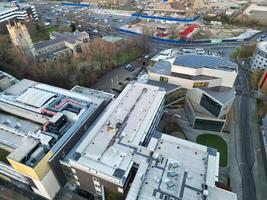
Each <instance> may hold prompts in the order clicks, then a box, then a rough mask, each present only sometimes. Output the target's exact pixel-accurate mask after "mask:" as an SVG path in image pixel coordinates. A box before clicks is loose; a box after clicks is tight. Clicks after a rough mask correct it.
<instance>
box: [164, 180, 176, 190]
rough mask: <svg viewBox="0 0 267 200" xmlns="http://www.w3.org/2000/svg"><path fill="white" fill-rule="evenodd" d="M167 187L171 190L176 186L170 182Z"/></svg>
mask: <svg viewBox="0 0 267 200" xmlns="http://www.w3.org/2000/svg"><path fill="white" fill-rule="evenodd" d="M166 185H167V188H168V189H169V190H170V189H173V188H174V186H175V184H174V183H173V182H172V181H168V182H167V183H166Z"/></svg>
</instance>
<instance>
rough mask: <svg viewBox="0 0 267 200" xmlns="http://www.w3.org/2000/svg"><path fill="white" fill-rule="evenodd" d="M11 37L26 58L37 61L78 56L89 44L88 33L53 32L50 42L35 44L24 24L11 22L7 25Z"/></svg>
mask: <svg viewBox="0 0 267 200" xmlns="http://www.w3.org/2000/svg"><path fill="white" fill-rule="evenodd" d="M7 29H8V32H9V36H10V39H11V42H12V43H13V45H14V46H15V47H16V48H18V49H20V50H21V51H22V52H23V53H24V54H25V55H26V56H28V57H30V58H37V59H40V60H42V59H51V60H54V59H56V58H58V57H67V56H72V55H77V54H78V53H82V52H83V51H84V50H85V44H86V43H88V42H89V39H90V38H89V34H88V33H86V32H78V31H77V32H73V33H69V32H65V33H58V32H53V33H51V34H50V40H45V41H40V42H38V43H35V44H33V42H32V39H31V36H30V34H29V31H28V28H27V26H26V25H25V24H24V23H23V22H15V21H13V22H10V23H9V24H7Z"/></svg>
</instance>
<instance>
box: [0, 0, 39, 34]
mask: <svg viewBox="0 0 267 200" xmlns="http://www.w3.org/2000/svg"><path fill="white" fill-rule="evenodd" d="M13 20H15V21H23V22H29V21H32V20H33V21H36V20H38V15H37V12H36V9H35V6H34V5H29V4H26V3H17V2H15V1H13V2H0V33H3V32H4V30H6V27H5V26H6V24H7V23H8V21H13Z"/></svg>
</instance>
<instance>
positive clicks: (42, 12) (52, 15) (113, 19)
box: [35, 3, 135, 37]
mask: <svg viewBox="0 0 267 200" xmlns="http://www.w3.org/2000/svg"><path fill="white" fill-rule="evenodd" d="M35 7H36V10H37V13H38V16H39V19H40V20H41V22H42V23H44V24H46V26H54V25H63V26H69V25H70V24H71V23H72V22H75V25H76V27H77V28H78V29H79V30H80V31H86V32H88V33H89V34H90V35H91V36H92V37H95V36H103V35H108V34H114V33H115V32H116V28H118V27H120V26H122V25H124V24H127V23H130V22H131V21H133V20H135V18H134V17H131V13H127V12H125V13H123V14H121V13H119V12H118V11H112V12H107V11H106V10H103V9H98V8H96V7H94V6H90V7H73V6H63V5H61V4H54V3H48V4H35Z"/></svg>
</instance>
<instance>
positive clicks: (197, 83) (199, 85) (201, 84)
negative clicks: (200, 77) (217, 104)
mask: <svg viewBox="0 0 267 200" xmlns="http://www.w3.org/2000/svg"><path fill="white" fill-rule="evenodd" d="M208 86H209V82H195V83H194V84H193V88H199V87H208Z"/></svg>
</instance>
